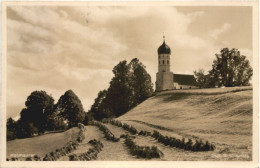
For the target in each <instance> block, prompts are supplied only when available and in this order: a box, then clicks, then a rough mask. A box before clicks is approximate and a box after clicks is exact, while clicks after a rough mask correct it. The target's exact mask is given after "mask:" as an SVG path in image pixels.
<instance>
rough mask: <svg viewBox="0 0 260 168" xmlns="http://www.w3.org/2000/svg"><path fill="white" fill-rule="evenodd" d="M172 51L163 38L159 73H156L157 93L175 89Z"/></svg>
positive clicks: (159, 57)
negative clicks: (171, 68)
mask: <svg viewBox="0 0 260 168" xmlns="http://www.w3.org/2000/svg"><path fill="white" fill-rule="evenodd" d="M170 58H171V49H170V47H169V46H168V45H166V43H165V36H163V44H162V45H161V46H160V47H159V48H158V72H157V73H156V83H155V86H156V91H163V90H170V89H173V88H174V87H173V73H172V72H171V70H170V65H171V64H170V62H171V59H170Z"/></svg>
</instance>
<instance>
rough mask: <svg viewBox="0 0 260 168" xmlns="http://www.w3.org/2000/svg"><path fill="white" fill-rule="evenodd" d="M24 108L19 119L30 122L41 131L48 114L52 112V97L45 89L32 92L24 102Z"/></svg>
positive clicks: (44, 127) (44, 126)
mask: <svg viewBox="0 0 260 168" xmlns="http://www.w3.org/2000/svg"><path fill="white" fill-rule="evenodd" d="M25 105H26V108H25V109H23V110H22V111H21V120H22V121H24V122H28V123H29V122H31V123H33V125H34V126H35V127H36V128H37V129H38V131H39V133H42V132H44V131H45V129H46V124H47V123H46V121H47V117H48V115H50V114H51V113H52V112H53V107H54V99H53V98H52V96H50V95H48V94H47V93H46V92H45V91H34V92H32V93H31V94H30V95H29V96H28V98H27V100H26V102H25Z"/></svg>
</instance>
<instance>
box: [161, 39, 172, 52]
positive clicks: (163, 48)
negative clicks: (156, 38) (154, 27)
mask: <svg viewBox="0 0 260 168" xmlns="http://www.w3.org/2000/svg"><path fill="white" fill-rule="evenodd" d="M158 54H171V49H170V47H169V46H168V45H167V44H166V43H165V41H163V44H162V45H161V46H160V47H159V48H158Z"/></svg>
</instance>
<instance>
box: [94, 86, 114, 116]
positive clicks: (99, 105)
mask: <svg viewBox="0 0 260 168" xmlns="http://www.w3.org/2000/svg"><path fill="white" fill-rule="evenodd" d="M106 96H107V90H102V91H100V92H99V93H98V97H97V98H96V99H95V102H94V104H93V105H92V106H91V109H90V111H91V113H92V114H93V117H94V118H95V119H96V120H101V119H102V118H107V117H108V116H109V110H108V109H109V106H108V104H107V103H106V101H107V99H106Z"/></svg>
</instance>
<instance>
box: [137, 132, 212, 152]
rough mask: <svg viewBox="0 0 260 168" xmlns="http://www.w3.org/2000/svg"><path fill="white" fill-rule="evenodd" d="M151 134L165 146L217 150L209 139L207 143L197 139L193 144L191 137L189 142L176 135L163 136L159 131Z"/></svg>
mask: <svg viewBox="0 0 260 168" xmlns="http://www.w3.org/2000/svg"><path fill="white" fill-rule="evenodd" d="M139 134H140V133H139ZM142 134H144V131H142ZM151 136H152V137H153V138H155V139H157V141H158V142H159V143H162V144H164V145H165V146H171V147H176V148H180V149H184V150H190V151H194V152H196V151H213V150H215V146H214V145H213V144H210V143H209V142H208V141H206V143H203V142H202V140H200V141H198V140H196V142H195V144H194V145H193V142H192V140H191V139H189V140H188V142H186V141H185V138H182V140H180V139H177V138H174V137H168V136H163V135H162V134H160V133H159V132H158V131H154V132H153V134H152V135H151Z"/></svg>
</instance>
